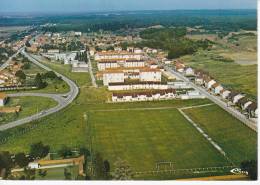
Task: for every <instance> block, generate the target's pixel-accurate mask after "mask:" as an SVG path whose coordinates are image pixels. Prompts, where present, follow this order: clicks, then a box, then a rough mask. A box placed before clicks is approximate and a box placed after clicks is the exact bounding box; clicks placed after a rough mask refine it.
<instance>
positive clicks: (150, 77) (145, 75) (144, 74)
mask: <svg viewBox="0 0 260 185" xmlns="http://www.w3.org/2000/svg"><path fill="white" fill-rule="evenodd" d="M161 80H162V72H161V70H159V69H146V70H140V81H141V82H161Z"/></svg>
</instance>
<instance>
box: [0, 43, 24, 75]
mask: <svg viewBox="0 0 260 185" xmlns="http://www.w3.org/2000/svg"><path fill="white" fill-rule="evenodd" d="M22 50H24V47H22V48H21V49H19V50H18V51H17V52H16V53H15V54H13V55H12V56H10V57H9V59H8V60H7V61H6V62H5V63H4V64H2V65H1V66H0V71H2V70H3V69H5V68H6V67H7V66H9V64H10V62H11V61H12V59H13V57H16V56H17V55H18V54H19V53H20V52H21V51H22Z"/></svg>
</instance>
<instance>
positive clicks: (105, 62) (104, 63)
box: [97, 59, 145, 71]
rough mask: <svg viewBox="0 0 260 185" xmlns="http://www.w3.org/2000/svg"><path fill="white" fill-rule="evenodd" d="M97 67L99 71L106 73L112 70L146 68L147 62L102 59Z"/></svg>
mask: <svg viewBox="0 0 260 185" xmlns="http://www.w3.org/2000/svg"><path fill="white" fill-rule="evenodd" d="M97 66H98V70H99V71H104V70H106V69H111V68H120V67H125V68H132V67H138V68H139V67H145V61H143V60H134V59H127V60H122V59H102V60H99V61H97Z"/></svg>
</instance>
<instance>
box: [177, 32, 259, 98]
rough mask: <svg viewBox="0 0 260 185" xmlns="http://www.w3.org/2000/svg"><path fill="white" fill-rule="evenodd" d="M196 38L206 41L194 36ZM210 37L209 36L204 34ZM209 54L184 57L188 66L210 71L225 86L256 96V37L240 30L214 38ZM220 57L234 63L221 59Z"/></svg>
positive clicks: (207, 52)
mask: <svg viewBox="0 0 260 185" xmlns="http://www.w3.org/2000/svg"><path fill="white" fill-rule="evenodd" d="M192 37H193V38H203V37H201V35H197V36H196V35H193V36H192ZM205 38H207V35H205ZM214 42H215V44H214V47H213V49H212V50H210V51H206V50H205V51H198V52H197V53H195V54H194V55H188V56H184V57H182V59H183V61H184V62H186V63H187V64H188V65H190V66H192V67H194V68H197V69H203V70H205V71H208V72H209V73H210V75H211V76H213V77H214V78H216V79H217V80H218V81H219V82H220V83H222V84H223V85H224V86H226V87H228V88H231V89H234V90H237V91H241V92H243V93H247V94H248V95H249V97H251V98H253V99H256V97H257V36H256V35H254V34H253V33H247V32H246V31H241V32H237V33H233V35H232V34H230V35H228V36H227V37H225V38H223V39H220V38H215V40H214ZM219 56H221V57H224V58H226V59H231V60H233V61H234V62H225V61H221V60H219V59H218V58H219Z"/></svg>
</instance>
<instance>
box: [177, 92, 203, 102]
mask: <svg viewBox="0 0 260 185" xmlns="http://www.w3.org/2000/svg"><path fill="white" fill-rule="evenodd" d="M180 98H181V99H182V100H188V99H204V98H206V97H205V96H204V95H202V94H200V92H198V91H188V92H186V94H182V95H180Z"/></svg>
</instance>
